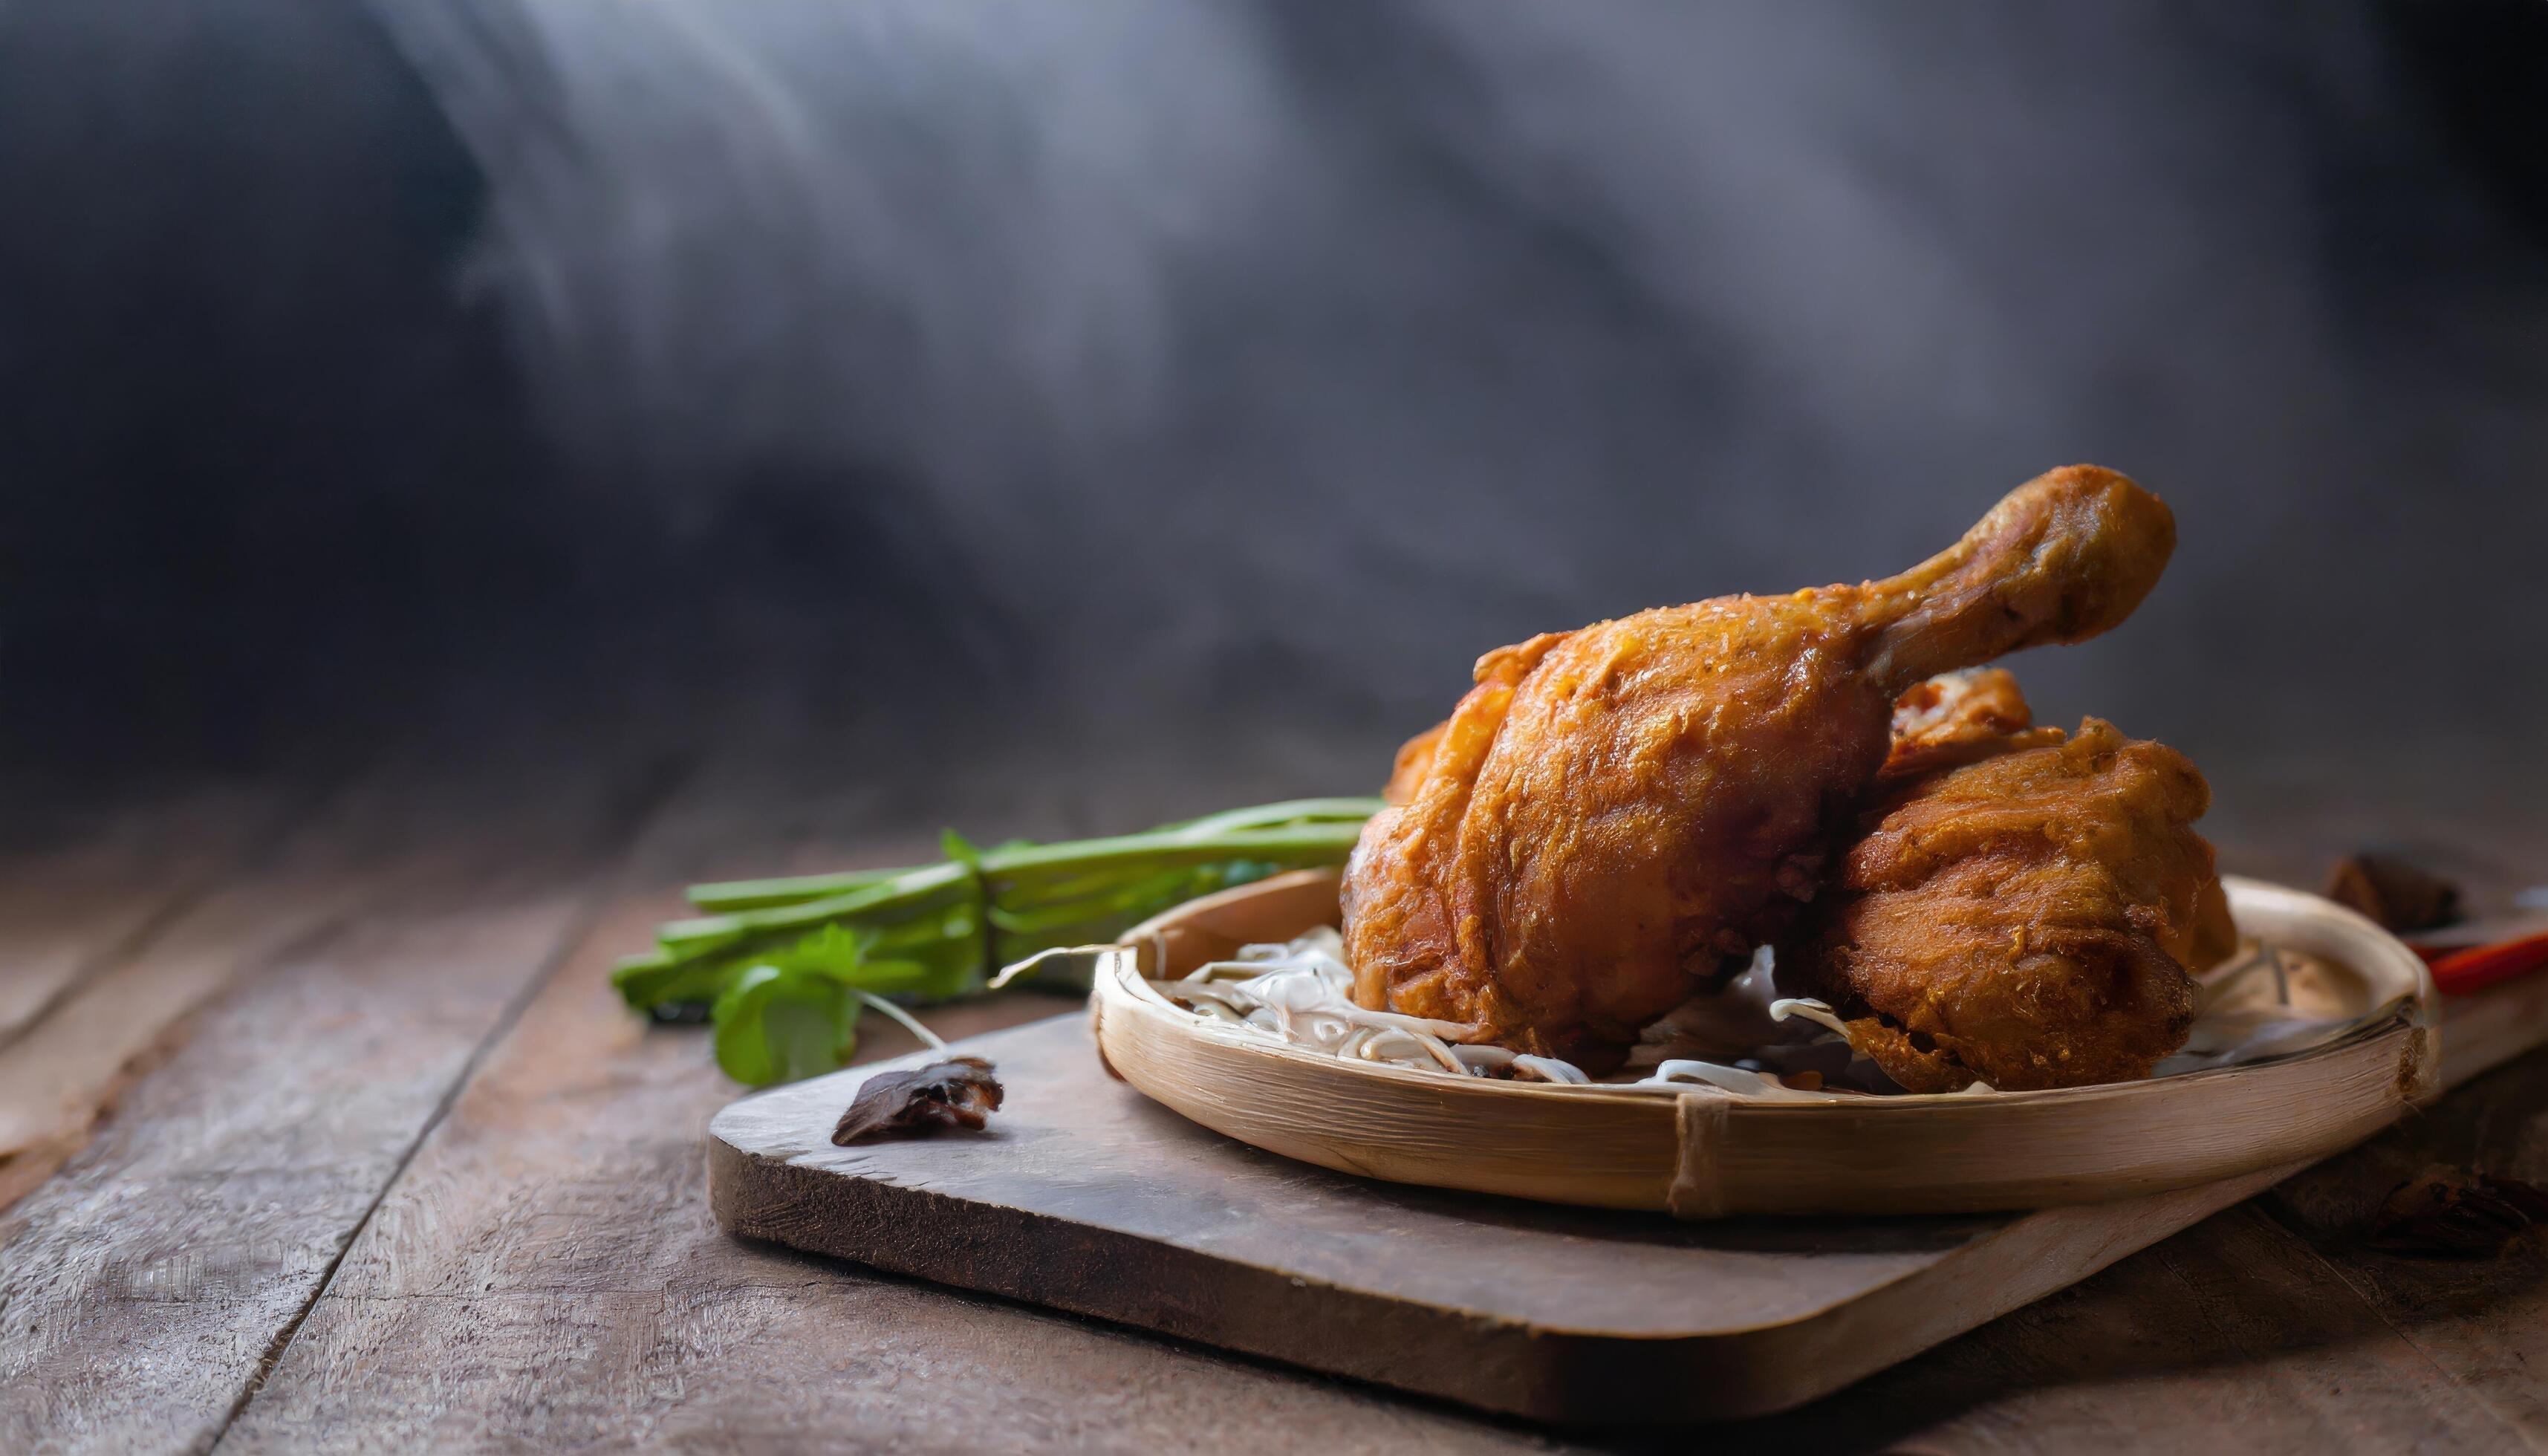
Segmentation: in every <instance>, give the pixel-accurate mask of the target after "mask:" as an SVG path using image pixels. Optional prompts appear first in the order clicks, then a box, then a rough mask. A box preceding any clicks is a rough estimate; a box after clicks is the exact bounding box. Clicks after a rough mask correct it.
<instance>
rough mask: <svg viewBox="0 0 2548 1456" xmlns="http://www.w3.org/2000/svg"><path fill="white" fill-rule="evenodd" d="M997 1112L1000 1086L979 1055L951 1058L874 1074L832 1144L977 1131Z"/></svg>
mask: <svg viewBox="0 0 2548 1456" xmlns="http://www.w3.org/2000/svg"><path fill="white" fill-rule="evenodd" d="M999 1107H1000V1082H999V1079H998V1078H997V1077H994V1076H992V1075H991V1064H990V1063H989V1062H987V1061H984V1060H983V1059H982V1058H980V1057H978V1056H951V1057H949V1058H947V1059H946V1060H945V1061H933V1062H931V1063H930V1064H929V1065H927V1066H922V1067H914V1068H912V1069H911V1070H910V1071H907V1072H878V1073H876V1074H875V1075H874V1076H871V1077H869V1078H867V1079H866V1081H865V1082H864V1083H862V1084H860V1086H859V1095H858V1096H857V1097H854V1098H852V1099H851V1100H850V1110H849V1111H848V1112H845V1113H843V1114H841V1125H840V1126H839V1127H837V1128H835V1129H833V1130H832V1141H833V1142H834V1143H836V1144H838V1145H840V1146H842V1147H847V1146H849V1145H850V1144H851V1143H853V1142H857V1141H859V1140H861V1139H862V1138H885V1137H891V1136H894V1135H896V1134H906V1133H928V1132H934V1131H936V1130H937V1129H940V1128H966V1129H971V1130H975V1131H979V1130H980V1129H981V1127H982V1125H983V1123H984V1122H985V1120H986V1119H988V1117H989V1116H990V1114H992V1113H994V1112H997V1111H998V1110H999Z"/></svg>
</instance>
